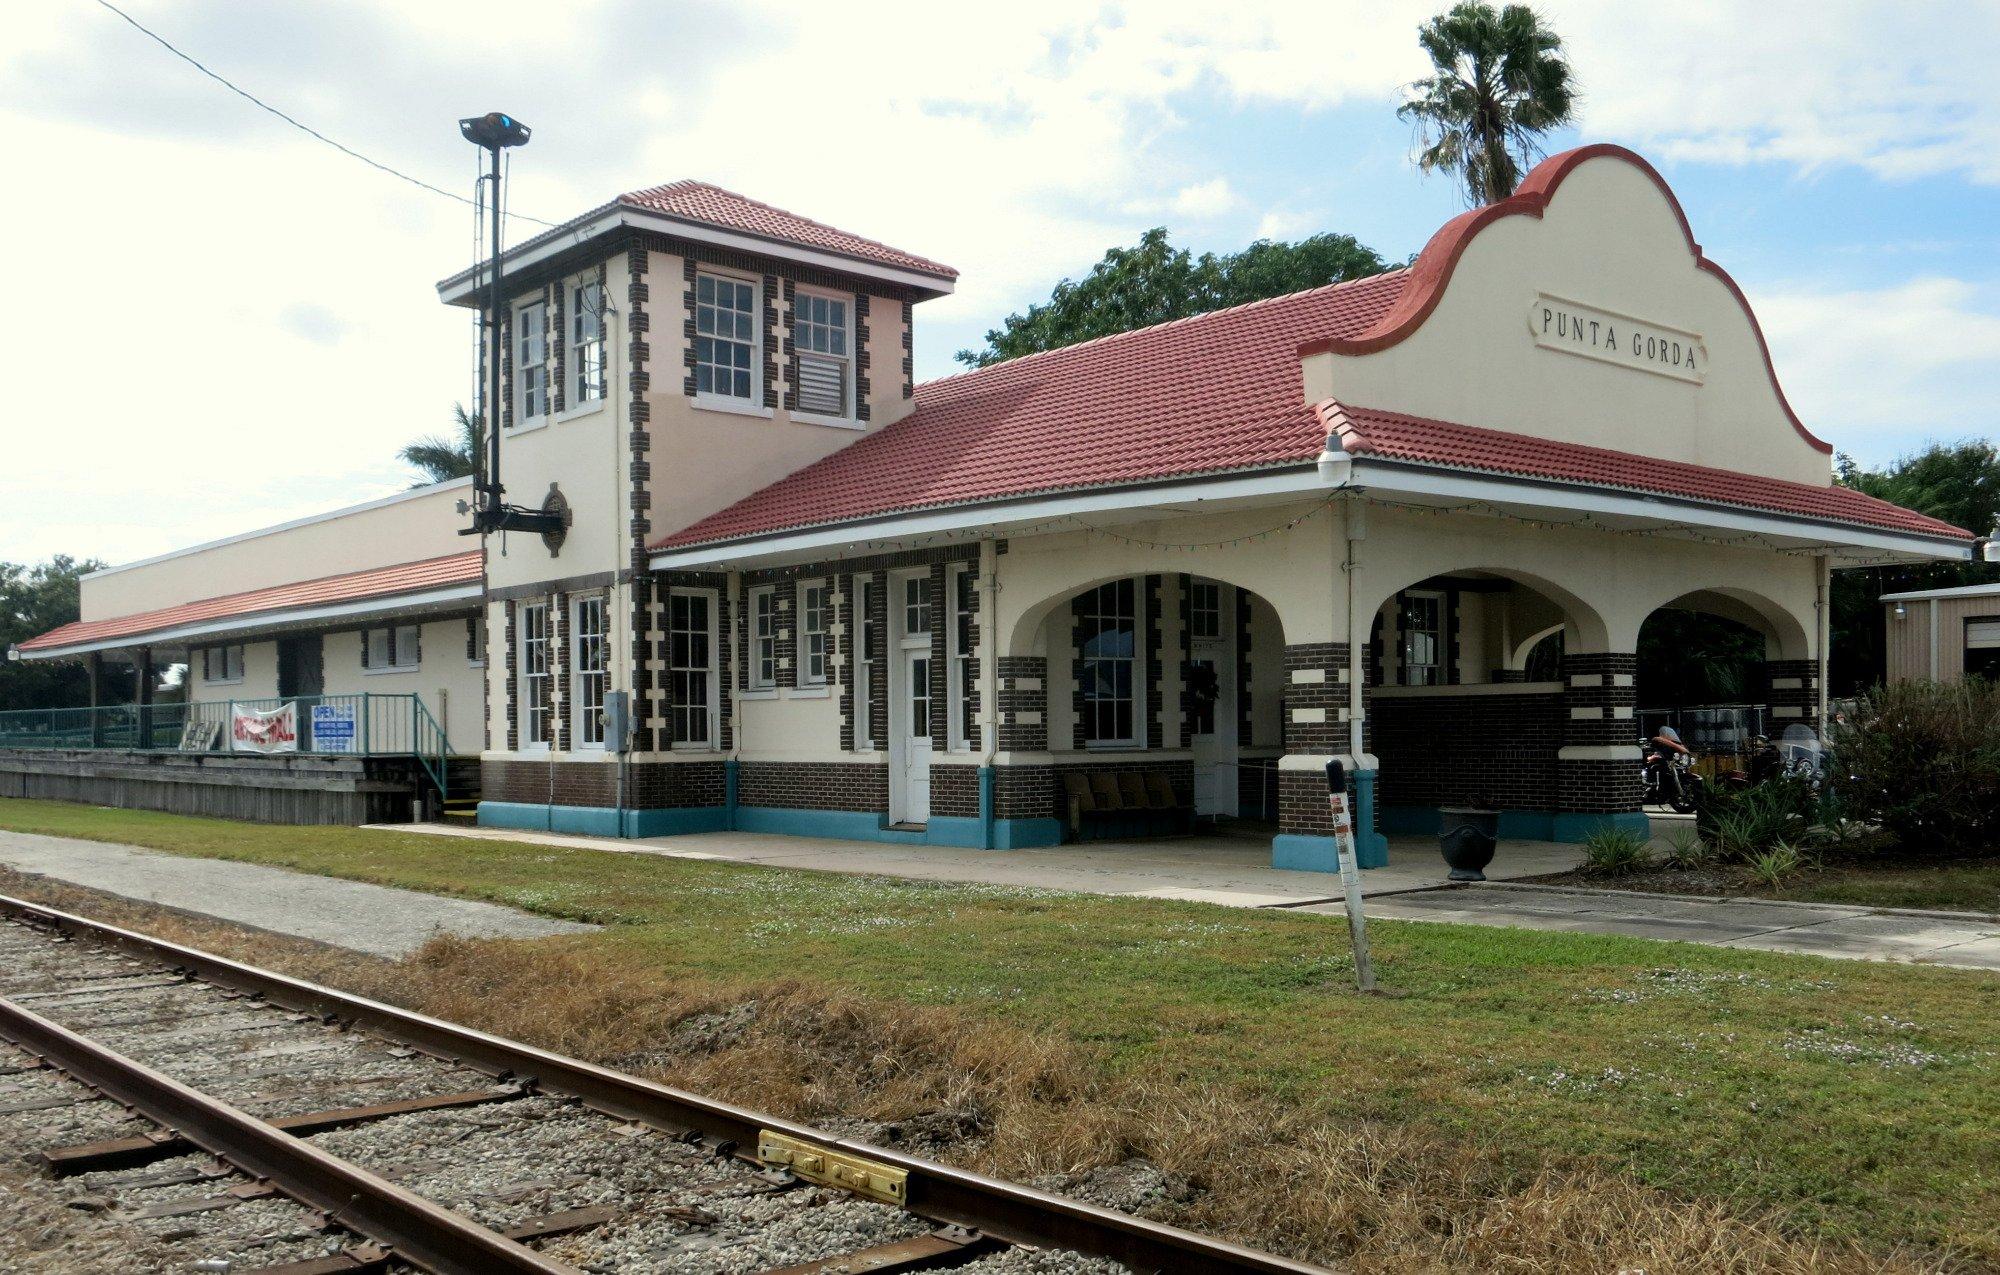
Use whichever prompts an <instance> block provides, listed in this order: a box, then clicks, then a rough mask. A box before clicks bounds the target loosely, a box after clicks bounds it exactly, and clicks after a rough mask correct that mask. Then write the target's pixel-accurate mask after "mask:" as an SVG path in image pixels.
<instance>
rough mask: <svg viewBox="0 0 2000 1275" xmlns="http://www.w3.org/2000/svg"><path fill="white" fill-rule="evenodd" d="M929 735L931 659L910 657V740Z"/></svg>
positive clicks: (923, 656) (922, 656) (928, 657)
mask: <svg viewBox="0 0 2000 1275" xmlns="http://www.w3.org/2000/svg"><path fill="white" fill-rule="evenodd" d="M930 733H931V658H930V656H928V655H914V656H911V657H910V738H911V739H922V738H923V737H924V736H926V735H929V734H930Z"/></svg>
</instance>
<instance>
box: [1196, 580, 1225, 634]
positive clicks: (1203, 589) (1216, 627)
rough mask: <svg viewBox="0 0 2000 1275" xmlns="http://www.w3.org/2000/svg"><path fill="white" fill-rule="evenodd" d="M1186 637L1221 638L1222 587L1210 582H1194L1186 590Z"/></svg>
mask: <svg viewBox="0 0 2000 1275" xmlns="http://www.w3.org/2000/svg"><path fill="white" fill-rule="evenodd" d="M1188 636H1190V637H1196V638H1219V637H1221V636H1222V586H1221V585H1219V584H1216V583H1215V582H1214V581H1211V580H1196V581H1194V583H1193V585H1192V586H1191V587H1190V588H1189V590H1188Z"/></svg>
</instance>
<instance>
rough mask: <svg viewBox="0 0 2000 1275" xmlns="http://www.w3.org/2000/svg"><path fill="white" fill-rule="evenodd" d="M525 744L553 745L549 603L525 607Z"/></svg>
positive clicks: (523, 626) (522, 635) (522, 715)
mask: <svg viewBox="0 0 2000 1275" xmlns="http://www.w3.org/2000/svg"><path fill="white" fill-rule="evenodd" d="M520 664H521V705H520V711H521V745H522V747H524V748H547V747H548V746H549V735H550V730H549V728H550V726H551V725H552V723H551V721H550V708H551V704H552V701H551V700H550V698H549V697H550V694H551V692H552V691H553V689H554V688H553V687H552V686H551V684H550V677H549V608H548V604H547V603H545V602H536V603H531V604H529V605H527V606H524V607H522V608H521V656H520Z"/></svg>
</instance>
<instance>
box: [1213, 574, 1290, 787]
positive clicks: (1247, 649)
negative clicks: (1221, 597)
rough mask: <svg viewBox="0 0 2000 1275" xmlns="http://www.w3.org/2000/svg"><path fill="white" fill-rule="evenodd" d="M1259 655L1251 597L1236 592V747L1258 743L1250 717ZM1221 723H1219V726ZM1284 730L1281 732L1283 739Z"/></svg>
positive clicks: (1238, 591) (1253, 723)
mask: <svg viewBox="0 0 2000 1275" xmlns="http://www.w3.org/2000/svg"><path fill="white" fill-rule="evenodd" d="M1255 654H1257V653H1256V652H1253V651H1252V650H1251V646H1250V595H1249V594H1248V593H1245V592H1244V591H1243V590H1241V589H1238V590H1236V674H1237V679H1238V680H1237V683H1236V746H1237V747H1238V748H1248V747H1250V746H1251V745H1252V744H1255V743H1256V742H1257V738H1256V734H1257V726H1256V722H1255V721H1254V720H1253V719H1252V717H1251V715H1250V661H1251V659H1252V658H1253V656H1254V655H1255ZM1219 724H1220V723H1218V725H1219ZM1283 734H1284V732H1283V730H1282V729H1281V730H1280V731H1279V735H1280V736H1281V737H1282V735H1283Z"/></svg>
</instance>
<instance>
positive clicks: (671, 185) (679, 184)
mask: <svg viewBox="0 0 2000 1275" xmlns="http://www.w3.org/2000/svg"><path fill="white" fill-rule="evenodd" d="M675 189H700V190H710V191H714V192H715V193H716V194H718V195H727V196H729V198H731V199H740V200H742V201H743V202H744V203H746V204H754V205H755V206H756V207H758V208H761V209H763V210H764V211H765V212H773V213H777V214H778V215H779V216H781V217H790V218H791V219H792V220H793V221H801V222H804V223H805V224H806V225H808V226H813V227H816V228H818V229H820V230H824V231H826V232H827V233H829V234H832V235H838V236H840V237H841V238H843V239H852V240H854V241H855V242H856V243H865V244H867V245H869V246H870V247H872V248H880V249H882V251H884V252H889V253H894V254H895V255H897V256H899V257H908V258H909V259H910V260H912V261H921V262H924V263H925V264H927V265H930V266H933V267H935V268H936V269H938V270H940V271H943V272H944V273H946V274H949V275H951V276H952V277H953V278H956V277H957V276H958V271H957V270H956V269H954V268H953V267H951V266H948V265H946V264H944V263H943V262H942V261H936V260H933V259H932V258H930V257H926V256H923V255H922V254H920V253H914V252H911V251H909V250H908V249H905V248H898V247H896V245H894V244H891V243H884V242H883V241H882V240H880V239H870V238H869V237H868V236H867V235H858V234H855V233H854V232H853V231H852V230H843V229H841V228H840V227H839V226H835V225H832V224H830V223H828V222H824V221H821V220H819V219H818V218H817V217H808V216H806V215H805V214H804V213H796V212H793V211H792V210H791V209H789V208H780V207H779V206H778V205H776V204H773V203H768V202H766V201H765V200H762V199H758V198H756V197H754V196H751V195H746V194H744V193H743V192H741V191H736V190H731V189H729V188H728V187H727V186H718V185H716V184H715V183H714V182H705V181H702V180H701V179H700V178H698V177H682V178H680V179H679V180H677V181H670V182H667V183H665V184H663V185H659V186H646V187H643V188H641V189H639V190H630V191H626V192H625V193H624V194H622V195H620V196H618V198H617V199H615V200H613V201H612V202H614V203H619V204H622V203H625V202H626V201H627V200H631V199H636V198H638V197H639V196H641V195H650V194H653V193H655V192H658V191H667V190H675Z"/></svg>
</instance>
